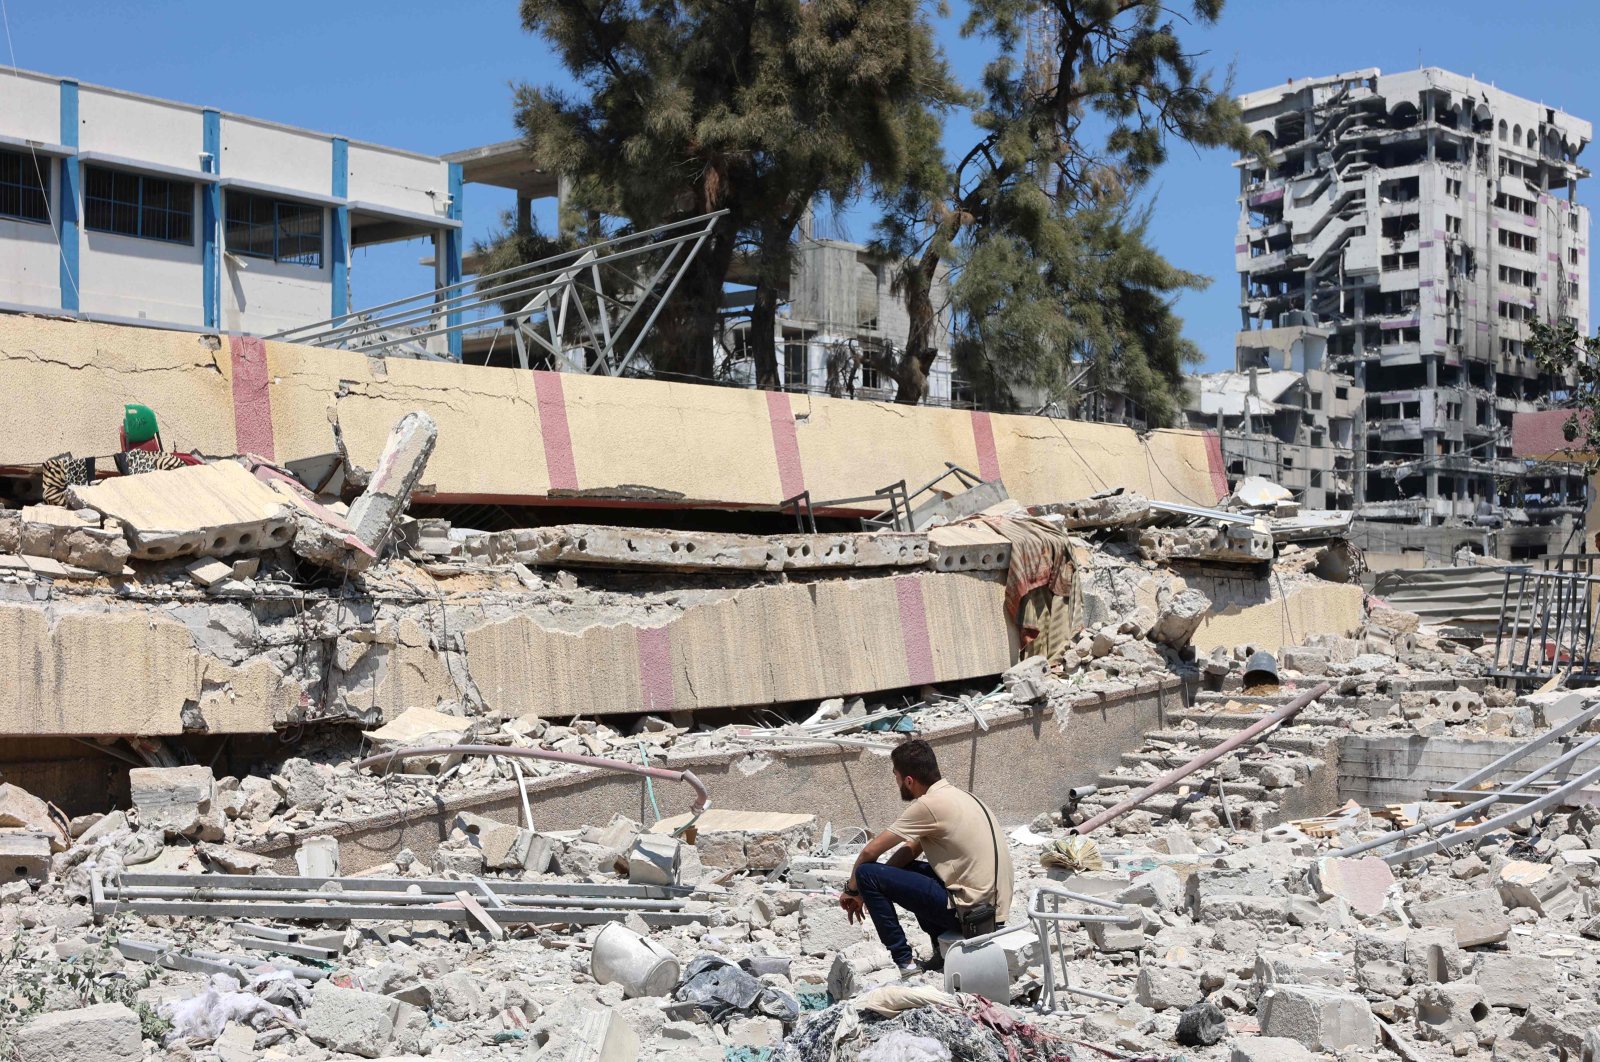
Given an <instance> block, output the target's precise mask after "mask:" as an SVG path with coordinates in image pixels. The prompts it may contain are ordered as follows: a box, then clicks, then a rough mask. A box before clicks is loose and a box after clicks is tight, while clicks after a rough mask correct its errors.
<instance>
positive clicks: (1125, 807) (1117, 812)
mask: <svg viewBox="0 0 1600 1062" xmlns="http://www.w3.org/2000/svg"><path fill="white" fill-rule="evenodd" d="M1327 692H1328V684H1327V683H1326V682H1319V683H1317V684H1316V685H1315V686H1313V687H1311V689H1309V690H1307V691H1306V692H1304V693H1302V694H1300V696H1298V697H1296V698H1295V699H1294V700H1292V701H1290V702H1289V703H1288V704H1286V705H1284V706H1283V707H1282V708H1279V709H1278V710H1277V711H1276V712H1273V713H1272V714H1271V715H1269V716H1267V717H1266V718H1265V719H1263V720H1261V721H1260V722H1259V723H1252V724H1251V725H1250V726H1248V727H1246V728H1245V729H1243V730H1241V731H1239V733H1237V734H1235V735H1234V736H1233V737H1231V738H1229V739H1228V740H1226V741H1224V742H1223V743H1222V744H1220V745H1218V746H1216V747H1215V748H1210V749H1207V750H1206V751H1204V752H1202V753H1201V754H1200V755H1198V756H1196V757H1195V758H1194V759H1192V760H1190V761H1189V762H1188V763H1186V764H1184V765H1183V766H1181V767H1176V768H1174V769H1172V770H1171V771H1168V772H1167V773H1166V774H1164V775H1162V776H1161V777H1160V778H1157V779H1156V780H1155V781H1154V782H1151V783H1150V784H1149V785H1147V786H1145V787H1144V788H1143V789H1141V790H1139V791H1138V792H1137V793H1135V794H1133V795H1132V796H1130V797H1129V798H1128V799H1126V800H1124V801H1123V802H1122V803H1120V804H1118V805H1117V806H1116V807H1113V808H1108V809H1106V810H1105V811H1102V812H1101V813H1100V814H1098V815H1096V816H1095V817H1094V818H1092V819H1090V820H1089V821H1087V822H1084V823H1081V824H1079V825H1077V826H1074V827H1073V828H1072V830H1071V832H1072V833H1075V834H1078V835H1079V836H1082V835H1084V834H1087V833H1092V832H1094V831H1095V830H1097V829H1099V828H1100V827H1101V826H1104V825H1105V824H1106V823H1108V822H1110V821H1112V820H1113V819H1117V818H1121V817H1122V816H1123V815H1126V814H1127V813H1128V812H1130V811H1132V810H1133V809H1134V808H1136V807H1138V806H1139V805H1140V804H1143V803H1144V802H1145V801H1146V800H1149V799H1150V798H1151V797H1153V796H1155V795H1156V794H1157V793H1160V792H1163V791H1164V790H1167V789H1170V788H1172V787H1173V786H1174V785H1176V784H1178V783H1179V782H1180V781H1182V780H1183V779H1185V778H1187V777H1188V776H1189V775H1191V774H1193V773H1194V772H1196V771H1198V770H1199V769H1200V768H1202V767H1204V766H1206V765H1207V764H1209V763H1212V762H1215V761H1216V760H1220V759H1221V758H1222V757H1224V756H1226V755H1227V754H1228V753H1230V752H1232V751H1233V750H1234V749H1236V748H1238V747H1239V746H1240V745H1247V744H1249V743H1250V742H1251V741H1254V740H1255V739H1256V738H1257V737H1259V736H1260V735H1262V734H1264V733H1265V732H1266V731H1268V730H1271V729H1272V728H1273V727H1275V726H1277V725H1278V724H1279V723H1282V722H1285V721H1286V720H1289V719H1292V718H1294V717H1295V716H1296V715H1298V714H1299V712H1300V709H1302V708H1304V707H1305V706H1306V705H1308V704H1310V703H1311V702H1312V701H1314V700H1316V699H1317V698H1318V697H1321V696H1322V695H1323V694H1324V693H1327Z"/></svg>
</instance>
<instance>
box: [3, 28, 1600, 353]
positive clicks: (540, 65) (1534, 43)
mask: <svg viewBox="0 0 1600 1062" xmlns="http://www.w3.org/2000/svg"><path fill="white" fill-rule="evenodd" d="M5 3H6V11H7V15H8V20H9V26H10V36H11V46H12V48H13V49H14V52H15V56H16V62H17V65H19V66H21V67H23V68H25V69H33V70H41V71H45V72H47V73H51V74H58V75H62V76H72V77H77V78H78V79H80V80H82V81H88V82H95V83H98V84H104V85H111V86H115V87H118V88H125V89H129V90H132V91H135V92H143V93H147V94H150V95H155V96H163V97H167V98H170V99H176V100H181V101H184V102H189V103H197V104H204V105H207V106H213V107H218V108H221V109H223V110H228V111H236V112H239V113H242V114H248V115H253V116H257V117H261V118H267V119H271V120H274V121H279V122H286V123H289V124H293V125H300V126H306V127H309V128H313V129H318V130H322V131H326V132H332V133H339V134H342V135H345V136H349V137H352V138H355V139H360V140H370V141H374V142H377V143H380V144H390V145H393V146H396V147H402V148H408V149H411V150H414V151H422V152H428V153H444V152H447V151H453V150H457V149H460V148H464V147H470V146H474V145H477V144H482V143H488V142H491V141H495V140H503V139H507V138H509V137H511V136H513V135H514V133H515V129H514V127H513V125H512V120H511V99H510V97H511V89H510V86H511V84H512V83H513V82H515V81H519V80H526V81H532V82H537V83H542V82H558V83H559V82H562V81H563V80H564V75H563V72H562V71H561V69H560V68H559V66H558V65H557V64H556V63H555V62H554V61H553V60H552V59H551V57H550V54H549V51H548V49H547V48H546V47H545V46H544V45H543V43H542V42H540V41H539V40H538V39H536V38H533V37H530V36H528V35H527V34H525V33H523V32H522V29H521V26H520V23H519V22H518V19H517V5H516V4H515V3H514V2H512V0H456V2H455V3H438V2H437V0H434V2H431V3H421V2H416V0H385V2H383V3H356V2H350V0H346V2H344V3H336V2H329V0H323V2H320V3H310V2H307V0H278V2H276V3H273V4H271V5H267V6H262V5H259V4H239V3H219V2H217V0H210V2H206V3H200V2H194V0H144V2H142V3H137V4H129V3H127V2H126V0H119V2H108V0H74V2H71V3H63V2H61V0H5ZM1173 6H1174V7H1175V8H1181V7H1182V4H1181V0H1180V2H1177V3H1174V5H1173ZM951 7H952V9H953V10H952V15H951V17H950V18H948V19H945V20H941V22H940V27H941V38H942V41H943V44H944V47H945V49H946V51H947V54H948V55H949V58H950V60H951V63H952V65H953V66H954V68H955V70H956V71H957V73H958V74H959V75H960V76H962V77H963V78H964V79H966V80H968V81H969V82H971V81H975V80H976V78H977V76H978V73H979V72H980V71H981V69H982V67H983V64H984V62H985V61H986V60H987V58H988V50H987V48H986V46H985V45H984V43H983V42H981V41H970V40H963V39H961V38H960V37H959V36H958V35H957V33H956V32H955V28H954V27H955V26H956V25H957V24H958V23H959V18H960V15H961V12H962V5H961V3H960V0H951ZM1597 36H1600V4H1596V3H1594V0H1539V2H1537V3H1529V2H1523V3H1511V4H1508V3H1505V0H1497V2H1491V0H1452V2H1449V3H1443V2H1425V0H1338V2H1335V0H1230V2H1229V3H1228V5H1227V8H1226V9H1225V11H1224V13H1223V16H1222V21H1221V22H1220V23H1219V25H1218V26H1217V27H1216V28H1214V29H1211V30H1207V31H1204V32H1192V33H1191V34H1190V35H1189V37H1188V38H1187V41H1188V42H1189V43H1190V44H1191V46H1192V47H1193V48H1194V49H1195V50H1202V51H1205V52H1207V53H1208V56H1207V61H1208V62H1209V63H1210V65H1212V66H1214V67H1215V68H1217V69H1218V71H1219V74H1225V73H1226V71H1227V69H1228V68H1229V67H1230V66H1231V67H1232V68H1233V71H1234V82H1235V86H1236V88H1238V89H1239V90H1241V91H1248V90H1253V89H1258V88H1264V87H1266V86H1269V85H1273V84H1276V83H1279V82H1281V81H1283V80H1284V79H1286V78H1289V77H1305V76H1310V75H1318V74H1330V73H1336V72H1340V71H1346V70H1353V69H1358V68H1361V67H1368V66H1376V67H1380V68H1382V69H1384V70H1403V69H1409V68H1414V67H1416V66H1417V65H1418V64H1419V62H1420V63H1422V64H1424V65H1428V66H1442V67H1446V68H1449V69H1452V70H1455V71H1457V72H1459V73H1463V74H1469V75H1476V76H1477V77H1478V78H1480V79H1482V80H1485V81H1493V82H1495V83H1496V84H1498V85H1499V86H1500V87H1502V88H1504V89H1507V90H1508V91H1511V92H1515V93H1517V94H1519V95H1522V96H1527V97H1530V98H1532V99H1535V100H1542V101H1544V102H1545V103H1546V104H1549V105H1552V106H1556V107H1559V108H1561V109H1562V110H1565V111H1568V112H1570V113H1572V114H1575V115H1578V116H1580V117H1583V118H1587V119H1589V120H1591V121H1593V120H1595V119H1596V118H1597V117H1600V78H1597V77H1596V76H1595V65H1596V56H1595V41H1596V39H1597ZM9 59H10V56H9V55H8V54H7V53H5V52H0V63H6V62H9ZM966 135H967V129H966V127H965V125H964V123H961V122H956V123H953V124H952V127H951V129H950V131H949V134H948V136H947V142H948V145H949V147H950V149H951V151H952V152H953V153H961V152H963V151H964V150H965V147H966V146H967V143H966V142H965V139H964V138H965V137H966ZM1596 158H1600V148H1593V147H1591V148H1590V150H1589V152H1588V153H1587V154H1586V156H1585V161H1586V162H1588V163H1589V165H1591V166H1594V165H1595V159H1596ZM1229 162H1230V160H1229V158H1228V157H1227V156H1226V155H1224V154H1222V153H1220V152H1195V151H1193V150H1191V149H1188V148H1183V147H1179V148H1177V149H1176V150H1175V151H1174V153H1173V159H1172V161H1171V163H1170V164H1169V165H1168V166H1167V167H1166V168H1165V169H1163V170H1162V171H1161V172H1160V174H1159V175H1158V177H1157V179H1156V181H1155V184H1154V187H1153V189H1152V194H1153V196H1154V201H1155V217H1154V221H1153V223H1152V226H1151V235H1152V238H1153V239H1154V241H1155V243H1156V245H1157V246H1158V247H1159V248H1160V249H1161V250H1162V251H1163V252H1164V253H1165V254H1166V255H1167V256H1168V257H1169V258H1171V259H1172V260H1173V261H1174V262H1175V263H1176V264H1178V265H1180V266H1182V267H1184V268H1186V269H1191V270H1194V271H1196V272H1201V273H1206V274H1209V275H1211V276H1212V277H1213V278H1215V279H1214V283H1213V285H1212V287H1211V288H1210V289H1209V290H1208V291H1205V292H1201V293H1195V294H1191V295H1188V296H1185V297H1184V299H1183V301H1182V303H1181V305H1180V312H1181V313H1182V314H1183V316H1184V318H1185V320H1186V322H1187V331H1188V334H1189V335H1190V337H1191V338H1193V339H1194V340H1195V341H1196V342H1197V343H1198V344H1199V345H1200V347H1201V349H1202V350H1203V351H1205V353H1206V355H1207V361H1206V367H1207V368H1209V369H1219V368H1226V367H1228V366H1230V365H1231V362H1232V343H1233V333H1234V331H1235V329H1236V328H1237V327H1238V309H1237V292H1238V284H1237V281H1236V280H1235V277H1234V274H1233V272H1232V270H1233V232H1234V226H1235V222H1236V219H1237V214H1236V206H1235V201H1234V197H1235V195H1236V194H1237V190H1238V188H1237V178H1236V175H1235V171H1234V170H1233V169H1232V167H1231V166H1230V165H1229ZM1589 183H1591V184H1593V185H1594V187H1591V188H1587V189H1584V188H1583V186H1580V198H1581V200H1582V201H1583V202H1586V203H1589V204H1590V205H1593V204H1594V203H1595V202H1597V200H1600V182H1593V181H1591V182H1589ZM508 196H509V193H502V192H501V191H500V190H498V189H491V188H485V187H482V186H469V187H468V189H467V195H466V228H467V233H468V236H469V239H471V238H475V237H481V236H482V235H484V234H485V233H487V232H488V231H489V229H490V228H491V227H492V226H493V225H494V223H495V221H496V219H497V217H498V216H499V214H500V212H501V211H503V210H505V209H507V208H509V206H510V205H511V204H510V201H509V198H508ZM861 216H862V215H861V213H860V212H859V211H857V212H852V214H851V221H852V223H853V224H855V225H856V227H857V228H858V229H859V231H855V232H853V233H852V235H854V236H855V237H856V238H865V237H866V236H867V235H868V233H867V226H866V225H865V224H863V223H860V221H859V218H860V217H861ZM428 252H429V248H428V247H426V246H425V245H423V244H420V243H410V244H402V245H395V246H391V247H387V248H383V249H378V250H373V251H368V252H361V253H358V256H357V258H356V260H355V262H354V263H353V269H352V283H353V285H354V286H355V289H356V291H355V295H356V301H357V304H358V305H363V304H371V303H374V302H379V301H382V300H384V299H388V298H391V297H394V296H397V295H402V294H407V293H410V292H412V291H415V290H420V289H421V288H424V287H426V286H428V285H429V280H430V274H429V273H428V272H426V271H425V270H423V269H421V268H420V267H418V266H417V265H416V261H417V259H418V258H420V257H421V256H423V255H424V254H427V253H428ZM1593 285H1594V278H1593V277H1591V288H1593ZM1592 295H1593V291H1592V290H1591V296H1592Z"/></svg>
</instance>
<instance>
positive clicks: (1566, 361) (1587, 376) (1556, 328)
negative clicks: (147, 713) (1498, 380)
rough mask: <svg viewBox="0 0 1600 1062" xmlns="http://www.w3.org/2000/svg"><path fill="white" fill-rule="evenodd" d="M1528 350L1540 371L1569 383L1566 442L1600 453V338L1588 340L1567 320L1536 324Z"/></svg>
mask: <svg viewBox="0 0 1600 1062" xmlns="http://www.w3.org/2000/svg"><path fill="white" fill-rule="evenodd" d="M1528 347H1529V349H1531V350H1532V351H1533V356H1534V359H1535V360H1536V361H1538V363H1539V368H1541V369H1543V370H1544V371H1545V372H1547V373H1550V374H1552V375H1553V376H1555V377H1556V378H1557V379H1564V380H1566V381H1568V383H1567V388H1566V391H1565V395H1564V397H1565V400H1566V401H1565V404H1566V406H1567V407H1568V408H1570V409H1571V410H1572V415H1571V416H1569V417H1568V418H1567V421H1566V424H1564V425H1563V430H1564V434H1565V435H1566V438H1567V441H1568V442H1571V443H1574V444H1575V445H1574V446H1573V449H1575V450H1587V451H1589V452H1590V453H1600V415H1597V414H1600V334H1596V335H1593V336H1589V337H1587V338H1586V337H1584V336H1583V335H1581V334H1580V333H1579V332H1578V329H1577V328H1576V326H1574V325H1572V324H1571V323H1570V322H1568V321H1565V320H1563V321H1562V322H1560V323H1559V324H1554V325H1549V324H1537V323H1536V324H1534V326H1533V335H1532V336H1531V337H1530V338H1529V340H1528ZM1557 395H1558V397H1561V394H1560V392H1558V393H1557Z"/></svg>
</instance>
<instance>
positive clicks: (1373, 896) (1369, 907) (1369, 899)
mask: <svg viewBox="0 0 1600 1062" xmlns="http://www.w3.org/2000/svg"><path fill="white" fill-rule="evenodd" d="M1263 784H1265V783H1263ZM1310 878H1311V886H1312V888H1314V889H1316V890H1317V895H1318V897H1319V898H1320V899H1324V900H1328V899H1332V898H1333V897H1335V896H1337V897H1339V898H1341V899H1343V900H1345V901H1346V902H1347V903H1349V904H1350V906H1351V907H1353V908H1355V909H1356V910H1357V911H1360V912H1361V913H1362V914H1365V915H1375V914H1378V913H1379V912H1381V911H1382V910H1383V906H1384V904H1385V903H1386V902H1387V900H1388V895H1389V887H1390V886H1391V885H1393V884H1394V871H1393V870H1391V869H1389V864H1387V863H1385V862H1384V861H1383V860H1381V859H1379V858H1377V857H1375V856H1366V857H1363V858H1360V859H1339V858H1336V857H1334V856H1325V857H1323V858H1321V859H1318V860H1317V861H1315V862H1314V863H1312V864H1311V875H1310Z"/></svg>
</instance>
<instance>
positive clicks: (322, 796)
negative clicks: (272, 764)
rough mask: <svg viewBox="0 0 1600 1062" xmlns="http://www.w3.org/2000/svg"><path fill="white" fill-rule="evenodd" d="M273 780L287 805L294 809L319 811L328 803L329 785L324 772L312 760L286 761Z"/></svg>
mask: <svg viewBox="0 0 1600 1062" xmlns="http://www.w3.org/2000/svg"><path fill="white" fill-rule="evenodd" d="M272 780H273V782H274V783H276V785H277V786H278V790H279V791H280V792H281V793H282V794H283V799H284V801H285V803H287V804H288V805H289V806H290V807H292V808H307V809H309V810H311V811H317V810H319V809H320V808H321V807H322V805H323V804H326V803H327V802H328V783H327V781H326V780H325V779H324V778H323V774H322V771H321V770H319V769H318V767H317V765H316V764H314V763H312V762H311V761H310V760H306V759H302V758H301V757H299V756H293V757H290V758H289V759H287V760H284V761H283V764H282V766H280V767H279V768H278V773H277V774H275V775H273V776H272Z"/></svg>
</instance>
